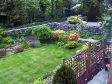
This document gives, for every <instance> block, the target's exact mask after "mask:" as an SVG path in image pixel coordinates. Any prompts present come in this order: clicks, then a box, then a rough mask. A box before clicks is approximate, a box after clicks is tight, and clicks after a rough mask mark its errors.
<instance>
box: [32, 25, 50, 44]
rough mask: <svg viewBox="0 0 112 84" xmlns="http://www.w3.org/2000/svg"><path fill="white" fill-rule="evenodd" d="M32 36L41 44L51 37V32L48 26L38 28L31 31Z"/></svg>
mask: <svg viewBox="0 0 112 84" xmlns="http://www.w3.org/2000/svg"><path fill="white" fill-rule="evenodd" d="M32 34H33V35H35V36H36V37H37V39H39V40H40V41H41V42H48V41H50V38H51V36H52V31H51V30H50V28H49V27H48V26H38V27H37V28H34V29H33V30H32Z"/></svg>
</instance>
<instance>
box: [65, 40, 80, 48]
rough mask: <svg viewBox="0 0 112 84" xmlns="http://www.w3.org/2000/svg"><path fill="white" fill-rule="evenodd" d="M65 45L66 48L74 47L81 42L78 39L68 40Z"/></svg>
mask: <svg viewBox="0 0 112 84" xmlns="http://www.w3.org/2000/svg"><path fill="white" fill-rule="evenodd" d="M65 46H66V48H69V49H73V48H76V47H78V46H79V43H78V42H76V41H68V43H67V44H66V45H65Z"/></svg>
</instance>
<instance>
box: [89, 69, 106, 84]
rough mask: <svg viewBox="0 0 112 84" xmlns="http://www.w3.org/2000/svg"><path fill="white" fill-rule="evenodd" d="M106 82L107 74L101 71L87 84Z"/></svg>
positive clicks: (103, 70)
mask: <svg viewBox="0 0 112 84" xmlns="http://www.w3.org/2000/svg"><path fill="white" fill-rule="evenodd" d="M107 82H108V72H107V71H105V69H102V71H100V72H99V73H98V74H97V75H96V76H94V78H93V79H92V80H90V81H89V82H88V83H87V84H107Z"/></svg>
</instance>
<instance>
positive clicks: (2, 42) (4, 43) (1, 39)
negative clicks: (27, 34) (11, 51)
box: [0, 27, 13, 48]
mask: <svg viewBox="0 0 112 84" xmlns="http://www.w3.org/2000/svg"><path fill="white" fill-rule="evenodd" d="M12 42H13V40H12V38H11V37H8V36H7V33H6V32H5V31H4V30H3V29H2V28H1V27H0V48H7V47H10V46H11V44H12Z"/></svg>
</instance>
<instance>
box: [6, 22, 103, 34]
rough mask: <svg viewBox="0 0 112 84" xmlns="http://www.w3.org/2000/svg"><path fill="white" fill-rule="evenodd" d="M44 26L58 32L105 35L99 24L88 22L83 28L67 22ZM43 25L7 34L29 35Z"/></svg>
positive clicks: (11, 31)
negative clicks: (72, 30)
mask: <svg viewBox="0 0 112 84" xmlns="http://www.w3.org/2000/svg"><path fill="white" fill-rule="evenodd" d="M42 25H48V26H49V27H50V28H51V29H52V30H57V29H61V30H71V29H74V30H77V31H79V32H80V33H85V32H90V33H91V34H92V35H101V34H103V30H102V27H101V25H100V24H99V23H90V22H87V23H85V24H84V25H83V26H80V25H73V24H68V23H66V22H61V23H58V22H52V23H47V24H42ZM42 25H36V26H31V27H24V28H20V29H13V30H7V32H8V33H9V35H10V36H15V35H14V33H15V34H18V35H23V36H25V35H28V34H29V33H28V32H29V30H30V29H32V28H35V27H37V26H42Z"/></svg>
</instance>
